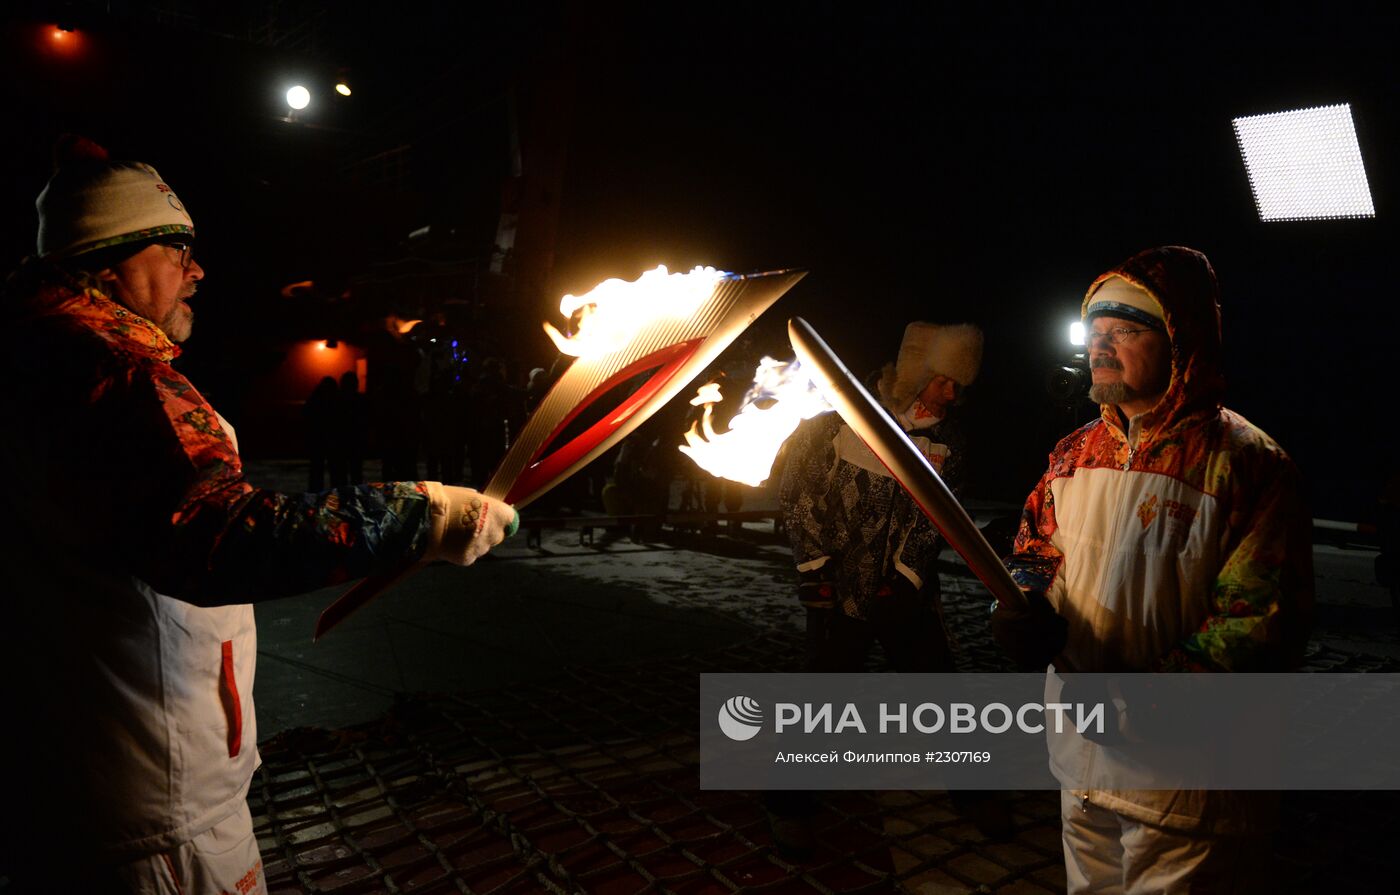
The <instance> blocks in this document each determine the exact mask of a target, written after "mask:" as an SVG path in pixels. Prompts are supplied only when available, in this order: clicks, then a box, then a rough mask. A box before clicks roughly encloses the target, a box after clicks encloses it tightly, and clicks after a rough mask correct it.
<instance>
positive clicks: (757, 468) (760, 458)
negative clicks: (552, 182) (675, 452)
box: [680, 357, 832, 486]
mask: <svg viewBox="0 0 1400 895" xmlns="http://www.w3.org/2000/svg"><path fill="white" fill-rule="evenodd" d="M719 400H720V390H719V383H716V382H711V383H707V384H706V385H703V386H701V387H700V389H699V391H697V392H696V395H695V397H694V398H692V399H691V401H690V403H691V404H692V405H695V406H697V407H698V406H700V405H702V404H703V405H704V406H705V415H704V417H703V418H702V419H701V420H700V422H699V423H696V424H695V425H692V426H691V427H690V431H689V432H687V433H685V440H686V443H685V444H683V445H681V446H680V450H681V453H683V454H688V455H689V456H690V458H691V459H692V460H694V461H695V463H696V465H698V466H699V467H700V468H701V469H703V470H705V471H706V472H709V473H711V474H712V475H716V476H719V477H720V478H725V479H730V480H732V481H735V482H742V483H743V484H745V485H755V486H756V485H761V484H763V482H764V481H765V480H766V479H767V478H768V476H769V475H770V474H771V473H772V472H773V461H774V460H775V459H777V456H778V449H779V448H781V447H782V446H783V442H784V441H787V439H788V436H790V435H792V433H793V431H794V430H796V429H797V426H798V424H799V423H801V422H802V421H803V420H805V419H810V418H811V417H814V416H816V415H817V414H819V413H826V412H827V411H829V410H831V409H832V408H831V405H830V404H828V403H827V402H826V399H825V398H824V397H822V393H821V391H820V390H819V389H818V388H817V387H816V386H815V385H814V384H813V383H812V382H811V380H809V379H808V378H807V376H806V375H805V374H803V373H802V366H801V364H799V363H798V362H797V361H795V360H792V361H786V362H784V361H780V360H774V359H773V358H771V357H765V358H764V359H763V360H762V361H761V362H760V363H759V365H758V369H757V370H755V371H754V384H753V387H751V388H750V389H749V390H748V392H747V393H746V394H745V395H744V403H743V406H741V407H740V408H739V412H738V413H736V414H735V415H734V418H733V419H731V420H730V421H729V431H728V432H725V433H723V434H721V433H718V432H716V431H715V429H714V423H713V420H712V417H713V413H714V405H715V404H717V403H718V402H719ZM697 430H698V431H697Z"/></svg>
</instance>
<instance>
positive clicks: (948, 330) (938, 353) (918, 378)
mask: <svg viewBox="0 0 1400 895" xmlns="http://www.w3.org/2000/svg"><path fill="white" fill-rule="evenodd" d="M981 366H982V330H980V329H978V328H977V327H976V326H973V325H972V324H970V323H957V324H952V325H943V324H938V323H924V322H921V321H916V322H914V323H911V324H909V325H908V326H907V327H905V328H904V340H903V341H902V342H901V343H900V345H899V357H898V358H897V359H896V360H895V363H894V364H893V366H886V367H885V372H884V375H883V376H881V378H880V387H879V388H880V395H881V397H883V398H885V399H886V401H887V402H888V403H889V406H890V408H891V409H893V410H896V411H900V410H904V409H905V408H906V407H908V406H909V405H910V404H911V403H913V401H914V399H915V398H916V397H918V395H919V392H921V391H923V390H924V387H925V386H927V385H928V383H929V380H930V379H932V378H933V377H934V376H935V375H937V374H939V373H941V374H943V375H944V376H947V377H948V378H949V379H951V380H953V381H954V382H956V383H957V384H958V385H961V386H968V385H971V384H972V381H973V380H974V379H976V378H977V371H978V370H979V369H980V368H981Z"/></svg>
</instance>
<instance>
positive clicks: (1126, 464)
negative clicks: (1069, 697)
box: [1079, 420, 1139, 811]
mask: <svg viewBox="0 0 1400 895" xmlns="http://www.w3.org/2000/svg"><path fill="white" fill-rule="evenodd" d="M1125 434H1126V435H1127V441H1128V458H1127V459H1126V460H1124V461H1123V472H1131V471H1132V468H1133V457H1134V456H1136V455H1137V436H1138V434H1139V432H1138V426H1137V424H1136V422H1135V421H1133V420H1129V421H1128V431H1127V432H1126V433H1125ZM1114 490H1115V491H1117V492H1121V491H1122V490H1123V489H1122V483H1119V486H1118V487H1117V488H1115V489H1114ZM1118 497H1119V495H1118V494H1114V498H1115V499H1114V501H1113V503H1112V504H1111V505H1112V506H1115V507H1117V506H1120V505H1121V504H1122V501H1121V500H1118V499H1117V498H1118ZM1121 521H1122V520H1120V519H1118V518H1117V517H1116V516H1115V518H1114V519H1112V526H1113V527H1112V528H1111V529H1110V531H1111V532H1112V535H1113V540H1112V541H1111V542H1110V543H1108V544H1105V545H1104V548H1105V549H1104V559H1105V560H1108V559H1110V558H1111V557H1112V556H1113V548H1114V547H1117V546H1118V530H1119V528H1121V527H1122V526H1121ZM1098 584H1099V585H1100V586H1102V582H1098ZM1081 736H1083V735H1082V734H1081ZM1086 742H1088V743H1089V763H1088V765H1087V766H1086V767H1085V770H1084V795H1082V796H1080V797H1079V810H1080V811H1088V810H1089V781H1090V780H1093V779H1094V759H1095V758H1097V757H1098V755H1099V745H1098V743H1095V742H1093V741H1091V740H1090V741H1086Z"/></svg>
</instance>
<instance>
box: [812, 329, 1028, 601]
mask: <svg viewBox="0 0 1400 895" xmlns="http://www.w3.org/2000/svg"><path fill="white" fill-rule="evenodd" d="M788 338H789V339H791V341H792V347H793V350H794V351H796V352H797V358H798V360H800V361H801V362H802V366H803V368H804V370H806V372H807V373H808V375H810V376H811V378H812V381H813V382H815V383H816V384H817V387H818V388H820V389H821V390H822V393H823V394H824V395H825V396H826V399H827V401H828V402H830V404H831V405H832V406H833V407H835V408H836V412H837V413H839V414H841V418H842V419H843V420H845V421H846V424H847V425H849V426H850V427H851V429H852V430H854V431H855V433H856V435H858V436H860V438H861V440H862V441H864V442H865V444H866V447H868V448H870V450H871V451H872V452H873V453H874V454H875V456H876V457H878V458H879V460H880V462H881V463H883V464H884V465H885V468H886V469H888V470H889V471H890V475H892V476H894V478H895V481H897V482H899V484H900V485H901V486H903V488H904V490H905V491H907V492H908V493H909V496H910V497H911V498H913V500H914V503H916V504H918V506H919V509H921V510H923V513H924V515H925V516H927V517H928V518H929V520H930V521H931V522H933V524H934V525H935V526H937V527H938V530H939V531H940V532H942V533H943V537H944V538H946V539H947V541H948V543H949V544H951V545H952V546H953V549H954V550H956V551H957V552H958V555H959V556H961V557H962V558H963V560H964V561H965V562H966V563H967V566H968V568H970V569H971V570H972V572H973V574H974V575H976V576H977V577H978V578H979V579H981V581H982V583H983V584H985V585H986V586H987V590H989V591H991V593H992V596H993V597H995V598H996V599H997V600H998V601H999V602H1001V603H1005V604H1007V605H1009V606H1021V607H1024V606H1025V605H1026V597H1025V594H1023V593H1022V592H1021V589H1020V588H1019V587H1018V586H1017V585H1016V582H1015V581H1012V580H1011V574H1010V573H1009V572H1007V571H1006V566H1004V565H1002V562H1001V559H1000V558H999V557H998V556H997V555H996V551H994V550H993V549H992V545H991V544H989V543H987V539H986V538H985V537H983V536H982V532H981V531H979V530H978V528H977V525H976V524H975V523H974V522H973V521H972V518H971V517H970V516H968V515H967V510H965V509H963V507H962V504H960V503H958V500H957V498H956V497H954V496H953V492H951V491H949V490H948V486H947V485H945V484H944V483H943V479H941V478H940V477H939V475H938V472H937V471H936V470H935V469H934V468H933V465H932V464H931V463H929V460H928V458H927V457H925V456H924V454H923V452H922V451H920V450H919V449H918V448H916V447H915V446H914V443H913V442H911V441H910V440H909V436H907V435H905V434H904V432H903V430H901V429H900V428H899V426H897V425H895V422H894V420H892V419H890V417H889V415H888V414H886V413H885V412H884V410H883V409H882V408H881V407H880V405H879V404H878V403H877V402H876V401H875V399H874V398H872V397H871V396H870V393H869V392H867V391H866V390H865V387H864V386H862V385H861V384H860V381H859V380H858V379H856V378H855V377H854V376H852V375H851V371H850V370H847V369H846V365H845V364H843V363H841V359H840V358H839V357H837V356H836V353H835V352H834V351H832V350H831V348H830V347H829V346H828V345H827V344H826V342H825V341H823V340H822V337H821V336H819V335H817V331H816V330H814V329H812V327H811V326H810V325H809V324H808V323H807V321H805V320H803V319H802V318H801V317H793V318H791V319H790V320H788Z"/></svg>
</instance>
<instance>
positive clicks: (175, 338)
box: [159, 304, 194, 344]
mask: <svg viewBox="0 0 1400 895" xmlns="http://www.w3.org/2000/svg"><path fill="white" fill-rule="evenodd" d="M159 326H160V328H161V329H162V330H163V331H164V332H165V335H166V337H167V338H169V339H170V341H172V342H175V343H177V344H178V343H180V342H184V341H185V340H187V339H189V337H190V334H191V333H192V332H194V309H193V308H190V307H189V306H187V305H183V304H177V305H175V310H173V311H171V312H170V316H168V317H166V318H165V320H163V321H162V322H161V323H160V324H159Z"/></svg>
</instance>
